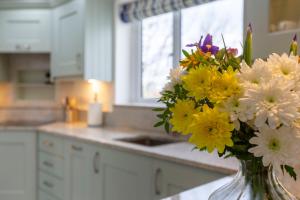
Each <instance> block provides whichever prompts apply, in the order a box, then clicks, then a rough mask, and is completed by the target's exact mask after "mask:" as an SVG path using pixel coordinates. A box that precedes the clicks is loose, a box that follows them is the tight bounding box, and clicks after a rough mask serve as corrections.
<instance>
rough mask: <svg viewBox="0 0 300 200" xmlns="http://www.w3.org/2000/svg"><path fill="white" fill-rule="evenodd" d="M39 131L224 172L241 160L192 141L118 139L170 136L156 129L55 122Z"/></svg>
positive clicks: (231, 170) (229, 171) (228, 171)
mask: <svg viewBox="0 0 300 200" xmlns="http://www.w3.org/2000/svg"><path fill="white" fill-rule="evenodd" d="M38 131H39V132H44V133H49V134H54V135H57V136H61V137H67V138H72V139H77V140H82V141H85V142H89V143H93V144H100V145H103V146H108V147H110V148H115V149H120V150H122V151H128V152H133V153H136V154H141V155H145V156H149V157H154V158H158V159H163V160H167V161H172V162H176V163H181V164H184V165H188V166H192V167H199V168H203V169H208V170H213V171H217V172H220V173H224V174H233V173H235V172H236V170H237V168H238V161H237V160H235V159H234V158H230V159H223V158H219V157H218V156H217V154H216V153H215V154H208V153H206V152H199V151H196V150H195V151H193V145H191V144H188V143H186V142H179V143H172V144H167V145H161V146H155V147H147V146H142V145H137V144H131V143H127V142H123V141H118V139H120V138H130V137H136V136H153V137H168V136H167V135H164V134H161V133H156V132H147V131H140V130H132V129H116V128H90V127H87V126H86V124H84V123H76V124H66V123H53V124H48V125H44V126H40V127H38Z"/></svg>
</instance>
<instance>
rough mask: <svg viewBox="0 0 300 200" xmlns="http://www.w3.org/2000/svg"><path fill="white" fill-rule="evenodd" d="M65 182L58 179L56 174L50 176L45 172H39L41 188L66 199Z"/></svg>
mask: <svg viewBox="0 0 300 200" xmlns="http://www.w3.org/2000/svg"><path fill="white" fill-rule="evenodd" d="M63 186H64V184H63V181H62V180H60V179H57V178H56V177H54V176H50V175H48V174H45V173H43V172H39V188H40V189H42V190H44V191H46V192H47V193H49V194H51V195H53V196H55V197H58V198H60V199H64V198H63V197H64V192H63V191H64V188H63Z"/></svg>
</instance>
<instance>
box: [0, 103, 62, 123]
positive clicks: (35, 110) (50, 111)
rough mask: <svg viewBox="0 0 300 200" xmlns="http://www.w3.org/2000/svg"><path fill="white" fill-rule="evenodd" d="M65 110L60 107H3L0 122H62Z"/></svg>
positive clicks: (0, 112) (0, 110)
mask: <svg viewBox="0 0 300 200" xmlns="http://www.w3.org/2000/svg"><path fill="white" fill-rule="evenodd" d="M63 117H64V113H63V110H62V109H61V108H59V107H48V108H47V107H18V106H16V107H1V108H0V122H6V121H14V122H18V121H22V122H41V123H42V122H43V123H48V122H55V121H62V120H63Z"/></svg>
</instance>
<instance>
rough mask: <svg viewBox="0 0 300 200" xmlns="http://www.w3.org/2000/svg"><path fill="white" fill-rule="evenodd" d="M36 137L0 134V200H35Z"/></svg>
mask: <svg viewBox="0 0 300 200" xmlns="http://www.w3.org/2000/svg"><path fill="white" fill-rule="evenodd" d="M35 147H36V135H35V133H31V132H3V131H1V132H0V160H1V164H0V199H3V200H34V199H36V162H35V161H36V148H35Z"/></svg>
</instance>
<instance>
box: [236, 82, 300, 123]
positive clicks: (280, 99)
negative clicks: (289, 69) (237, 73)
mask: <svg viewBox="0 0 300 200" xmlns="http://www.w3.org/2000/svg"><path fill="white" fill-rule="evenodd" d="M240 101H241V102H242V103H245V104H246V105H248V107H249V109H248V111H247V112H248V115H249V116H251V114H253V116H254V117H255V126H257V127H262V126H263V125H264V124H265V123H266V122H267V123H268V125H269V126H270V128H272V129H275V128H277V127H278V126H279V125H281V124H284V125H286V126H290V125H291V124H292V123H294V121H295V120H297V119H298V118H300V113H299V112H298V108H299V107H300V101H299V95H298V94H297V93H296V92H293V91H291V89H290V88H289V86H288V85H282V81H281V80H280V79H273V80H272V81H270V82H269V83H265V84H263V85H260V87H255V88H248V89H247V90H246V91H245V95H244V97H243V98H241V99H240Z"/></svg>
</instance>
